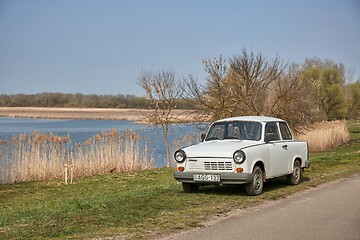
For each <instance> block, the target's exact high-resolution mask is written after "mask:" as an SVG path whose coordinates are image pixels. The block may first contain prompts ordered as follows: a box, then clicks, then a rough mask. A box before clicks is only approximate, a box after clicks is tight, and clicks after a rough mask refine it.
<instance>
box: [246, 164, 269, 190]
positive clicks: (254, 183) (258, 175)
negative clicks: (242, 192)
mask: <svg viewBox="0 0 360 240" xmlns="http://www.w3.org/2000/svg"><path fill="white" fill-rule="evenodd" d="M252 175H253V176H252V180H251V182H249V183H248V184H246V186H245V188H246V193H247V194H248V195H249V196H257V195H260V194H261V193H262V190H263V187H264V176H263V171H262V170H261V168H260V167H259V166H255V168H254V171H253V173H252Z"/></svg>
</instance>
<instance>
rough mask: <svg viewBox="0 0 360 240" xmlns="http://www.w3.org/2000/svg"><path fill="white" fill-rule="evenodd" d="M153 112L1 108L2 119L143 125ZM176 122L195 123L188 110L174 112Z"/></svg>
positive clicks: (98, 109) (137, 110) (110, 109)
mask: <svg viewBox="0 0 360 240" xmlns="http://www.w3.org/2000/svg"><path fill="white" fill-rule="evenodd" d="M151 113H152V110H145V109H130V108H126V109H117V108H41V107H0V117H10V118H46V119H98V120H131V121H136V122H139V123H143V122H144V120H145V118H146V116H148V115H150V114H151ZM172 116H173V117H174V118H175V119H176V120H175V122H193V120H191V119H194V118H193V117H191V114H190V112H189V111H188V110H174V111H173V113H172Z"/></svg>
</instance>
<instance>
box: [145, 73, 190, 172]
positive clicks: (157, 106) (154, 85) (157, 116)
mask: <svg viewBox="0 0 360 240" xmlns="http://www.w3.org/2000/svg"><path fill="white" fill-rule="evenodd" d="M138 84H139V85H140V86H141V87H142V88H143V89H144V90H145V92H146V96H147V99H148V101H149V103H150V108H151V109H152V110H153V113H152V114H150V115H149V116H147V121H148V123H149V124H159V125H160V126H161V128H162V130H163V136H164V141H165V148H166V149H165V151H166V166H167V167H170V153H169V140H168V134H169V125H170V124H171V123H172V122H174V118H173V117H172V115H171V112H172V110H174V109H176V107H177V102H178V101H179V99H180V98H181V97H182V96H183V91H184V90H183V89H184V88H183V83H182V82H180V81H177V80H176V79H175V72H172V71H165V70H162V71H159V72H156V73H152V72H150V71H143V72H142V73H141V75H140V77H139V81H138Z"/></svg>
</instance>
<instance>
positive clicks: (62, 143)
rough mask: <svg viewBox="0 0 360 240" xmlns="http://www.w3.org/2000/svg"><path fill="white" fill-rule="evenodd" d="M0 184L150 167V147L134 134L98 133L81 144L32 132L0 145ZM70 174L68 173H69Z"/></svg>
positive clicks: (53, 135) (4, 141)
mask: <svg viewBox="0 0 360 240" xmlns="http://www.w3.org/2000/svg"><path fill="white" fill-rule="evenodd" d="M0 162H1V163H2V164H0V183H15V182H24V181H34V180H49V179H56V178H64V177H65V175H66V174H65V172H66V171H65V170H66V169H68V170H69V176H70V175H71V172H72V173H73V176H74V177H79V176H89V175H95V174H102V173H110V172H124V171H137V170H144V169H149V168H152V167H153V162H154V159H153V156H152V154H151V153H150V150H149V147H148V146H146V145H144V146H143V145H141V144H140V136H139V135H138V134H137V133H135V132H133V131H130V130H129V131H126V132H125V133H120V132H118V131H116V130H112V131H110V132H102V133H99V134H97V135H95V136H93V137H92V138H90V139H88V140H87V141H86V142H85V143H84V144H75V146H74V145H73V144H72V143H71V139H70V137H69V136H68V135H67V136H57V135H55V134H53V133H50V134H49V135H47V134H44V133H39V132H34V133H32V134H30V135H26V134H21V135H20V136H19V137H12V139H3V140H1V141H0ZM70 170H71V171H70Z"/></svg>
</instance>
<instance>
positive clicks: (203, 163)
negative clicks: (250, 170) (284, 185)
mask: <svg viewBox="0 0 360 240" xmlns="http://www.w3.org/2000/svg"><path fill="white" fill-rule="evenodd" d="M187 169H188V170H189V171H233V162H232V161H211V160H210V159H206V160H205V159H204V160H203V159H190V160H189V161H188V165H187Z"/></svg>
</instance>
